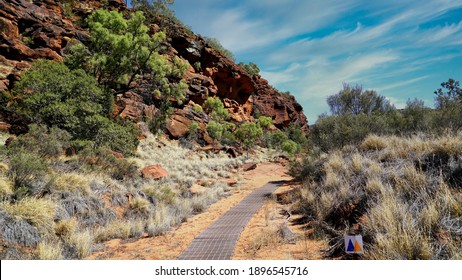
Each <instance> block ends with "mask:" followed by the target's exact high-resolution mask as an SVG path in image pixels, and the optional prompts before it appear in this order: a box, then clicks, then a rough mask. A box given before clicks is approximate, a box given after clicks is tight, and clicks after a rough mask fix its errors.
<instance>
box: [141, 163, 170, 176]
mask: <svg viewBox="0 0 462 280" xmlns="http://www.w3.org/2000/svg"><path fill="white" fill-rule="evenodd" d="M141 176H142V177H143V178H145V179H160V178H163V177H167V176H168V172H167V170H165V169H164V168H163V167H162V166H160V164H154V165H149V166H146V167H144V168H143V169H142V170H141Z"/></svg>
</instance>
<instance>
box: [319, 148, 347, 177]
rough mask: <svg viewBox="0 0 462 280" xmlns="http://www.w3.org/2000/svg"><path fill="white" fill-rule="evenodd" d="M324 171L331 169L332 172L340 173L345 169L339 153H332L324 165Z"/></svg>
mask: <svg viewBox="0 0 462 280" xmlns="http://www.w3.org/2000/svg"><path fill="white" fill-rule="evenodd" d="M324 168H325V169H331V170H332V171H334V172H341V171H342V170H343V169H344V168H345V161H344V160H343V155H342V153H341V152H340V151H336V152H333V153H332V154H331V156H330V157H329V158H328V160H327V162H326V163H325V164H324Z"/></svg>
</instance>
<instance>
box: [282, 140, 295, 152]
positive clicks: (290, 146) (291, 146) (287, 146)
mask: <svg viewBox="0 0 462 280" xmlns="http://www.w3.org/2000/svg"><path fill="white" fill-rule="evenodd" d="M297 146H298V145H297V143H295V142H294V141H292V140H287V141H285V142H284V143H282V145H281V148H282V150H283V151H284V152H286V153H288V154H289V155H294V154H295V153H296V152H297Z"/></svg>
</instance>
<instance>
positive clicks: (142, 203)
mask: <svg viewBox="0 0 462 280" xmlns="http://www.w3.org/2000/svg"><path fill="white" fill-rule="evenodd" d="M128 207H129V208H130V209H132V210H135V211H139V212H141V213H148V212H149V210H150V208H151V203H150V202H149V201H147V200H146V199H145V198H142V197H135V198H133V199H132V200H130V202H129V204H128Z"/></svg>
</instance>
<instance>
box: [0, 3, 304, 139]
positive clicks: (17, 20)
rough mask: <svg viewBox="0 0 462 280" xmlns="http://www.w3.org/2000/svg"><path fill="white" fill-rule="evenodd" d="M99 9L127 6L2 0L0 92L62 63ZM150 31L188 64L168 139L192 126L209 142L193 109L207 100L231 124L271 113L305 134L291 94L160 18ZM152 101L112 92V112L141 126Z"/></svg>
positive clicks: (3, 117)
mask: <svg viewBox="0 0 462 280" xmlns="http://www.w3.org/2000/svg"><path fill="white" fill-rule="evenodd" d="M103 3H104V4H103ZM102 7H105V8H108V9H116V10H126V9H127V8H126V7H125V1H123V0H108V1H105V2H102V1H92V0H87V1H75V2H73V3H72V4H69V3H67V4H65V3H62V2H61V1H57V0H46V1H28V0H2V1H0V91H9V90H11V89H12V88H13V86H14V83H15V82H16V81H18V80H19V79H20V75H21V73H22V72H23V71H24V70H27V69H28V68H29V67H30V65H31V63H32V62H33V61H35V60H37V59H50V60H55V61H62V60H63V55H64V52H65V50H66V46H68V44H69V42H71V41H72V40H78V41H81V42H83V43H85V42H87V41H88V39H89V35H88V33H87V31H86V30H85V29H84V28H82V27H80V25H79V24H78V23H79V22H80V23H81V22H83V21H84V19H85V17H86V16H88V15H89V14H91V13H92V12H93V11H94V10H95V9H98V8H102ZM166 25H168V26H166ZM150 29H151V32H156V31H158V30H163V29H166V30H167V33H168V37H169V40H168V42H167V51H166V54H167V55H169V56H170V57H172V56H173V55H178V56H180V57H182V58H184V59H185V60H187V61H188V62H189V64H190V65H191V67H190V68H189V70H188V71H187V73H186V74H185V76H184V79H185V80H186V81H187V84H188V86H189V88H188V90H187V96H186V99H187V100H186V102H183V104H186V105H181V104H175V107H176V109H175V112H174V114H173V115H172V117H171V120H170V121H169V122H168V124H167V127H166V130H167V133H168V134H169V135H170V136H171V137H173V138H180V137H183V136H185V135H186V134H187V133H188V129H189V125H190V124H191V123H192V122H197V123H198V124H199V132H198V134H199V135H198V137H199V138H200V139H202V141H203V143H204V144H212V143H213V140H212V139H211V138H210V137H209V136H208V134H207V132H206V130H205V126H206V124H207V122H208V121H209V118H208V116H207V115H206V114H203V113H202V114H201V113H199V112H194V111H193V110H192V104H198V105H202V104H203V102H204V101H205V100H206V99H207V97H209V96H218V97H219V98H220V99H221V100H222V101H223V103H224V105H225V108H226V109H227V110H228V111H229V113H230V115H231V121H233V122H236V123H239V122H243V121H252V120H253V117H254V115H255V114H256V113H258V114H260V115H265V116H271V117H272V118H273V120H274V124H275V126H276V127H277V128H279V129H281V128H283V127H286V126H288V125H289V124H291V123H297V124H299V125H300V126H301V127H302V128H303V129H305V130H308V125H307V120H306V117H305V115H304V114H303V109H302V106H300V104H299V103H297V102H296V101H295V99H294V98H293V96H288V95H284V94H281V93H280V92H279V91H277V90H275V89H274V88H273V87H271V86H270V85H269V84H268V82H267V81H266V80H265V79H263V78H261V77H260V76H258V75H254V76H253V77H251V76H249V75H248V74H247V73H246V72H245V70H244V69H243V68H241V67H240V66H239V65H237V64H236V63H234V62H233V61H231V60H230V59H229V58H227V57H226V56H224V55H222V54H221V53H219V52H218V51H216V50H215V49H213V48H212V47H211V46H210V45H208V44H207V43H206V41H205V40H204V39H203V38H201V37H200V36H197V35H194V34H192V33H190V32H187V31H186V30H185V29H184V27H183V26H181V25H179V24H178V23H176V22H174V21H168V20H167V21H165V19H164V20H163V21H159V22H157V23H155V24H152V25H151V26H150ZM141 84H142V82H141ZM155 104H156V103H155V100H153V98H146V96H141V95H140V94H139V93H138V92H137V91H136V89H135V90H132V91H129V92H125V93H120V94H118V95H117V98H116V100H115V106H114V111H113V114H114V115H115V116H120V117H122V118H128V119H131V120H133V121H135V122H139V121H145V120H148V119H150V118H151V117H153V116H155V114H156V113H157V108H156V106H155ZM1 113H2V114H0V122H1V129H3V130H6V129H10V132H13V131H11V129H13V128H16V127H17V126H15V125H14V124H12V123H11V122H12V117H11V116H10V115H8V112H7V111H4V112H1ZM13 119H14V118H13ZM13 121H14V120H13ZM17 131H19V129H16V132H17ZM13 133H14V132H13Z"/></svg>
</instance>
